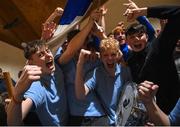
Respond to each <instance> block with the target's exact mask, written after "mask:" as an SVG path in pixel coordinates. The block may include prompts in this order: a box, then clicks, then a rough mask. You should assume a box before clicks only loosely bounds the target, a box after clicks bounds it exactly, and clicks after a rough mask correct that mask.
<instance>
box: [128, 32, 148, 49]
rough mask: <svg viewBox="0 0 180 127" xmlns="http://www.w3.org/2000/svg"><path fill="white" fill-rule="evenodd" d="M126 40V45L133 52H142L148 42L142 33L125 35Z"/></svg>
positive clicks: (145, 35)
mask: <svg viewBox="0 0 180 127" xmlns="http://www.w3.org/2000/svg"><path fill="white" fill-rule="evenodd" d="M126 39H127V40H126V41H127V43H128V45H129V46H130V47H131V48H132V50H133V51H134V52H140V51H142V50H143V49H144V48H145V47H146V44H147V42H148V37H147V34H146V33H144V32H139V33H134V34H132V35H127V37H126Z"/></svg>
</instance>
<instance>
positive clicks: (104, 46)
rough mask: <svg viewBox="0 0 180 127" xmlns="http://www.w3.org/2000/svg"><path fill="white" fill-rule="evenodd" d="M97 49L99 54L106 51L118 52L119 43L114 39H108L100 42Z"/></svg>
mask: <svg viewBox="0 0 180 127" xmlns="http://www.w3.org/2000/svg"><path fill="white" fill-rule="evenodd" d="M99 48H100V52H104V51H108V50H114V51H119V42H118V41H117V40H116V39H114V38H111V37H108V38H106V39H103V40H101V43H100V46H99Z"/></svg>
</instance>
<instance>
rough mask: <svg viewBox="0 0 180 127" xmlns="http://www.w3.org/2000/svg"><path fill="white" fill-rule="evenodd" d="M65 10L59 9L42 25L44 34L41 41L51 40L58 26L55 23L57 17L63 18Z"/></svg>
mask: <svg viewBox="0 0 180 127" xmlns="http://www.w3.org/2000/svg"><path fill="white" fill-rule="evenodd" d="M63 12H64V10H63V9H62V8H60V7H57V8H56V9H55V10H54V12H53V13H52V14H51V15H50V16H49V17H48V18H47V20H46V21H45V22H44V23H43V24H42V33H41V40H45V41H47V40H49V39H50V38H51V37H52V35H53V33H54V31H55V29H56V26H57V24H56V23H55V22H54V19H55V18H56V17H61V16H62V14H63Z"/></svg>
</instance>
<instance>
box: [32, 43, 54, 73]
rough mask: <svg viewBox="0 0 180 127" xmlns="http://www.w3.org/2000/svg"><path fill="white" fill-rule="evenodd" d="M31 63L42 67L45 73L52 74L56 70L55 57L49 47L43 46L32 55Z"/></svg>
mask: <svg viewBox="0 0 180 127" xmlns="http://www.w3.org/2000/svg"><path fill="white" fill-rule="evenodd" d="M29 63H30V64H32V65H37V66H39V67H41V68H42V72H43V74H51V73H53V72H54V71H55V65H54V57H53V54H52V52H51V51H50V49H49V48H48V47H45V46H43V47H41V48H39V49H38V51H37V52H36V53H35V54H33V55H32V56H31V59H30V60H29Z"/></svg>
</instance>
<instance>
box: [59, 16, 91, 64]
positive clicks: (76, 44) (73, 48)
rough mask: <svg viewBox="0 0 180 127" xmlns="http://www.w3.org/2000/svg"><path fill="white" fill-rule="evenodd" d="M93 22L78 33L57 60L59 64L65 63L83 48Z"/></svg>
mask: <svg viewBox="0 0 180 127" xmlns="http://www.w3.org/2000/svg"><path fill="white" fill-rule="evenodd" d="M93 23H94V22H93V20H92V21H89V23H88V24H87V25H86V26H85V27H84V28H83V29H82V30H81V32H79V33H78V34H77V35H76V36H75V37H74V38H73V39H72V40H71V41H70V42H69V44H68V46H67V49H66V50H65V52H64V53H63V54H62V56H61V57H60V59H59V60H58V61H59V63H60V64H65V63H67V62H68V61H69V60H70V59H71V58H72V57H74V55H75V53H76V52H77V51H78V50H79V49H80V48H81V47H82V46H83V44H84V42H85V40H86V37H87V36H88V34H89V32H90V31H91V28H92V26H93Z"/></svg>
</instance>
